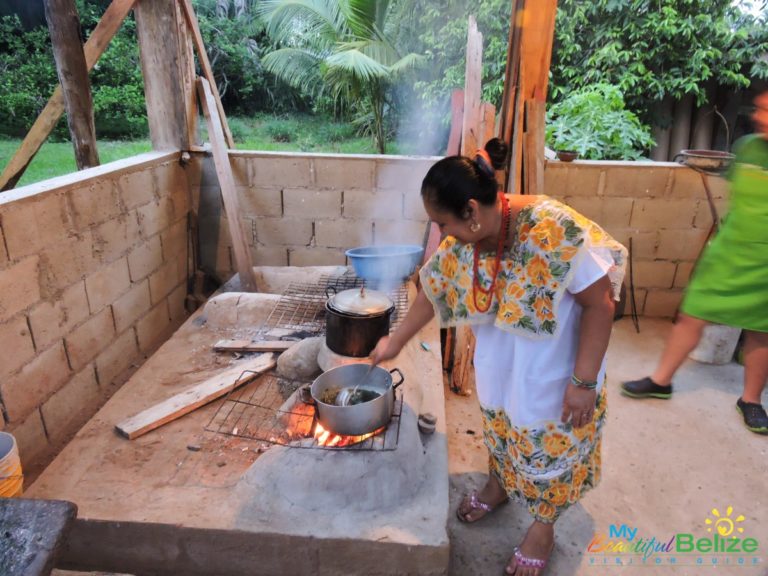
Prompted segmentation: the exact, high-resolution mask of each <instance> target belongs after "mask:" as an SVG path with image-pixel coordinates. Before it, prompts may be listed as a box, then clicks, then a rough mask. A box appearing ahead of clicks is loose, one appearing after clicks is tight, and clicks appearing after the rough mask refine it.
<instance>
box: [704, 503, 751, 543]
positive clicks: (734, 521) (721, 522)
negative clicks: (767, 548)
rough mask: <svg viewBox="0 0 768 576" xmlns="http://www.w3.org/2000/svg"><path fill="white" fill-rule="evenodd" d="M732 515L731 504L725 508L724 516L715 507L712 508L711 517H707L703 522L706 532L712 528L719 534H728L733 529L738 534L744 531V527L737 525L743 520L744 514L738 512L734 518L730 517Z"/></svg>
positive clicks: (731, 532)
mask: <svg viewBox="0 0 768 576" xmlns="http://www.w3.org/2000/svg"><path fill="white" fill-rule="evenodd" d="M732 515H733V506H728V508H727V509H726V510H725V516H723V515H721V514H720V511H719V510H718V509H717V508H712V516H714V517H715V518H714V520H713V519H712V518H707V519H706V520H704V523H705V524H706V525H707V532H712V530H714V531H715V532H716V533H717V534H719V535H720V536H724V537H726V536H730V535H731V534H733V531H734V530H735V531H736V532H738V533H739V534H743V533H744V528H742V527H741V526H738V524H740V523H741V522H744V516H743V515H742V514H739V515H738V516H737V517H736V518H731V516H732Z"/></svg>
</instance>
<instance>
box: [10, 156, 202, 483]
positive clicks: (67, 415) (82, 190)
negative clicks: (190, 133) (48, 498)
mask: <svg viewBox="0 0 768 576" xmlns="http://www.w3.org/2000/svg"><path fill="white" fill-rule="evenodd" d="M189 210H190V193H189V184H188V180H187V175H186V171H185V169H184V168H182V167H181V166H180V164H179V154H178V153H150V154H144V155H141V156H137V157H134V158H132V159H129V160H123V161H119V162H113V163H110V164H108V165H105V166H101V167H98V168H94V169H90V170H85V171H82V172H79V173H74V174H69V175H67V176H63V177H60V178H55V179H51V180H47V181H45V182H41V183H38V184H33V185H30V186H26V187H22V188H18V189H16V190H13V191H9V192H4V193H3V194H0V234H1V235H2V242H0V342H2V344H3V351H2V354H0V428H5V429H6V430H8V431H10V432H12V433H13V434H14V436H15V437H16V439H17V441H18V443H19V447H20V453H21V458H22V465H23V467H24V468H25V469H28V470H31V469H34V468H35V467H36V466H39V465H40V464H41V463H45V460H46V459H47V458H49V457H50V456H51V455H52V454H53V453H54V452H55V451H56V450H57V449H58V448H60V447H61V446H62V445H63V443H64V442H65V441H67V440H68V439H69V438H70V437H71V436H72V435H73V434H74V433H75V432H76V431H77V430H78V429H79V428H80V426H82V424H84V423H85V422H86V421H87V420H88V419H89V418H90V417H91V416H92V415H93V414H94V413H95V412H96V411H97V410H98V408H99V407H100V406H101V405H102V404H103V402H104V401H106V399H107V398H108V397H109V395H111V393H112V392H113V391H114V390H115V389H116V388H117V387H118V386H119V385H120V384H121V383H122V382H124V381H125V379H126V377H127V375H128V374H130V373H131V372H132V371H133V370H135V368H137V367H138V365H140V363H141V362H142V361H143V360H144V359H145V358H146V356H147V355H148V354H150V353H151V352H152V351H153V350H154V349H155V348H156V347H157V346H159V344H161V343H162V342H163V341H164V340H165V339H166V338H167V337H168V336H169V335H170V334H171V333H172V331H173V330H174V328H175V327H177V326H178V325H180V324H181V323H182V322H183V321H184V319H185V318H186V317H187V312H186V311H185V308H184V303H185V298H186V291H187V282H186V279H187V269H188V268H187V260H188V250H187V219H188V212H189Z"/></svg>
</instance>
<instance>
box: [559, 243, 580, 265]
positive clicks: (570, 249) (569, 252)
mask: <svg viewBox="0 0 768 576" xmlns="http://www.w3.org/2000/svg"><path fill="white" fill-rule="evenodd" d="M578 252H579V249H578V247H576V246H564V247H563V249H562V250H560V259H561V260H563V261H564V262H568V261H570V260H571V259H572V258H573V257H574V256H576V254H577V253H578Z"/></svg>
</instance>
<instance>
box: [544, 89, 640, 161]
mask: <svg viewBox="0 0 768 576" xmlns="http://www.w3.org/2000/svg"><path fill="white" fill-rule="evenodd" d="M546 142H547V145H548V146H550V147H551V148H553V149H555V150H573V151H576V152H578V153H579V156H580V157H582V158H585V159H590V160H638V159H640V158H642V157H643V153H644V152H645V151H646V150H648V149H649V148H650V147H651V146H653V145H654V141H653V138H652V137H651V133H650V129H649V128H648V127H647V126H645V125H643V124H642V123H641V122H640V120H639V119H638V118H637V116H636V115H635V114H634V113H633V112H630V111H629V110H627V109H626V108H625V106H624V96H623V95H622V93H621V91H620V90H619V89H618V88H616V87H615V86H610V85H608V84H594V85H591V86H585V87H584V88H582V89H581V90H577V91H575V92H572V93H571V94H569V95H568V96H566V97H565V98H564V99H563V100H562V101H560V102H558V103H557V104H554V105H553V106H551V107H550V108H549V112H548V120H547V128H546Z"/></svg>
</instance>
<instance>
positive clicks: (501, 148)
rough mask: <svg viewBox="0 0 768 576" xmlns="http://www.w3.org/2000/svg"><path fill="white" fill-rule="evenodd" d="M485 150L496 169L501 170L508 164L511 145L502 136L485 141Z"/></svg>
mask: <svg viewBox="0 0 768 576" xmlns="http://www.w3.org/2000/svg"><path fill="white" fill-rule="evenodd" d="M485 151H486V152H487V153H488V158H489V159H490V161H491V166H493V168H494V170H501V169H502V168H504V167H505V166H506V164H507V155H508V154H509V146H507V143H506V142H504V140H502V139H501V138H491V139H490V140H488V142H486V143H485Z"/></svg>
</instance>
